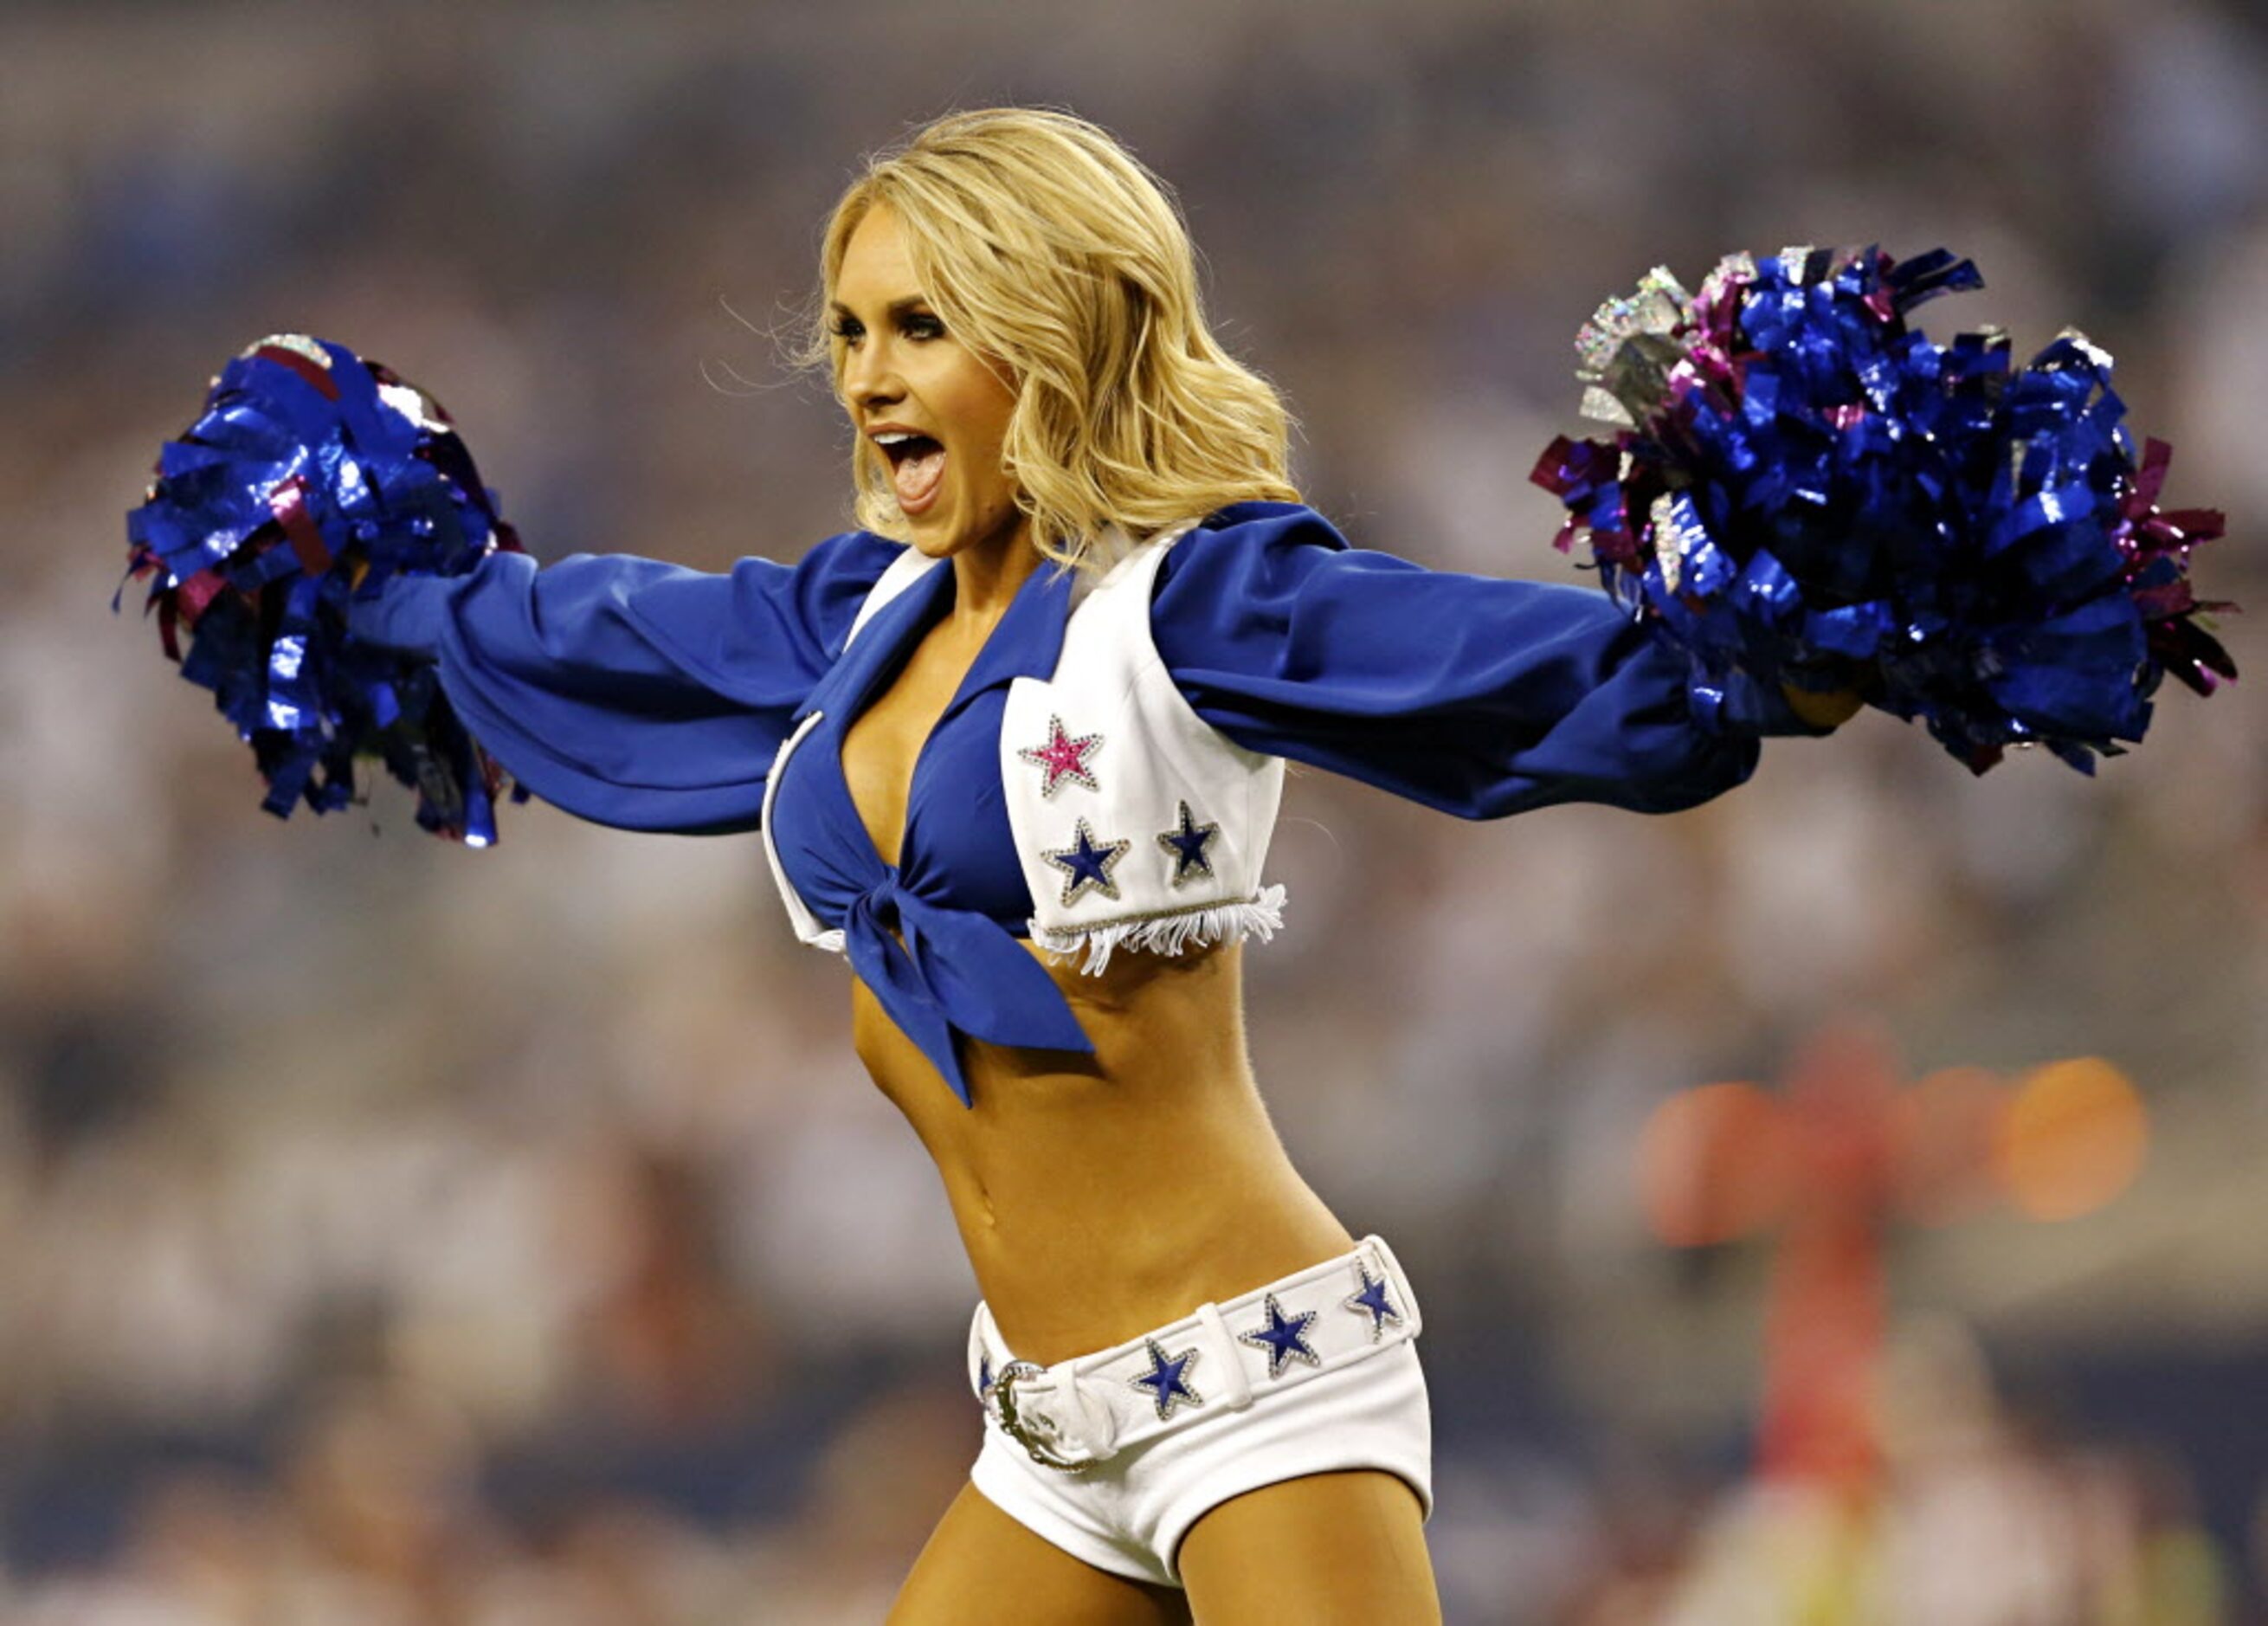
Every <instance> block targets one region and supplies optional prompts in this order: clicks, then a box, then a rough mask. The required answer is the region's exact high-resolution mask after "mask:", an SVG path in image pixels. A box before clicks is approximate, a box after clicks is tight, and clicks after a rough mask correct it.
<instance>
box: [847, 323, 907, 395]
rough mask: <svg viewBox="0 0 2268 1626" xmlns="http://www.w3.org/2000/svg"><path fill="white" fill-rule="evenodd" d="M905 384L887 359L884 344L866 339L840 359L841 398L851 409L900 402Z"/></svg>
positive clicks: (873, 338)
mask: <svg viewBox="0 0 2268 1626" xmlns="http://www.w3.org/2000/svg"><path fill="white" fill-rule="evenodd" d="M905 393H906V389H905V381H903V380H902V379H901V378H899V376H898V373H897V368H896V366H895V365H894V364H893V363H892V361H891V359H890V351H889V345H888V343H887V341H886V340H884V339H881V338H879V337H874V336H869V337H868V338H867V340H866V342H865V344H861V345H859V346H858V348H857V349H856V350H853V351H851V352H850V353H849V354H848V355H846V356H844V357H843V399H844V400H845V401H847V402H849V403H851V405H852V406H854V407H858V408H861V409H872V408H874V407H879V406H887V405H889V404H890V403H893V402H895V401H899V400H902V398H903V397H904V395H905Z"/></svg>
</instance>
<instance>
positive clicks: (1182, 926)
mask: <svg viewBox="0 0 2268 1626" xmlns="http://www.w3.org/2000/svg"><path fill="white" fill-rule="evenodd" d="M1283 927H1284V888H1283V886H1282V884H1281V883H1278V884H1277V885H1275V886H1267V887H1263V888H1261V890H1260V893H1259V896H1257V897H1256V898H1253V899H1252V900H1251V901H1250V902H1248V903H1241V904H1217V905H1214V906H1213V907H1211V908H1210V909H1190V910H1186V911H1184V912H1183V913H1179V914H1160V915H1145V916H1141V917H1138V918H1137V919H1134V920H1112V921H1108V922H1106V923H1105V924H1103V925H1101V926H1083V927H1076V928H1046V927H1042V925H1041V924H1040V923H1039V921H1038V920H1037V919H1035V920H1032V921H1031V923H1030V927H1029V929H1030V931H1031V934H1032V941H1033V942H1035V943H1037V944H1039V946H1040V947H1041V948H1042V950H1045V951H1046V953H1047V956H1048V957H1049V959H1051V960H1054V961H1055V962H1056V963H1057V965H1062V964H1064V962H1066V961H1068V960H1070V959H1071V958H1073V957H1076V956H1077V955H1079V953H1081V952H1082V951H1084V953H1085V954H1086V962H1085V964H1083V965H1080V966H1079V971H1080V972H1081V973H1082V974H1084V975H1086V976H1089V977H1100V976H1101V975H1102V972H1103V969H1104V968H1105V967H1106V966H1108V965H1109V964H1110V957H1111V955H1112V954H1114V953H1116V951H1117V950H1120V949H1125V950H1130V951H1138V952H1141V953H1145V954H1164V955H1177V954H1179V953H1181V952H1182V950H1184V949H1186V948H1188V947H1189V945H1190V944H1192V943H1197V944H1203V943H1209V942H1241V941H1242V940H1243V939H1245V938H1247V937H1252V936H1257V937H1258V938H1259V939H1260V941H1261V942H1268V941H1269V940H1270V939H1271V938H1272V937H1274V936H1275V935H1276V934H1277V933H1278V931H1280V930H1282V929H1283Z"/></svg>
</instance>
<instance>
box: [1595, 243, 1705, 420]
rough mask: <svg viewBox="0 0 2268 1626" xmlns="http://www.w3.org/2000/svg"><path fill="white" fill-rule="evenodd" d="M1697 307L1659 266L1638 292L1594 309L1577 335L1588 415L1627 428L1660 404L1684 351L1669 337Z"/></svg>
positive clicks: (1668, 273)
mask: <svg viewBox="0 0 2268 1626" xmlns="http://www.w3.org/2000/svg"><path fill="white" fill-rule="evenodd" d="M1692 308H1693V301H1692V299H1691V298H1690V296H1689V295H1688V294H1687V293H1686V292H1685V289H1684V286H1683V284H1681V283H1680V282H1679V281H1678V280H1677V278H1676V277H1673V276H1671V275H1670V272H1669V268H1668V266H1666V265H1657V266H1655V267H1654V268H1653V270H1650V271H1648V272H1647V273H1646V275H1645V276H1644V277H1641V278H1640V279H1639V280H1638V287H1637V290H1636V291H1635V292H1631V293H1627V294H1624V295H1623V296H1621V297H1620V298H1617V299H1609V300H1608V301H1607V302H1606V303H1605V304H1603V305H1602V306H1600V307H1599V308H1598V309H1597V310H1596V311H1594V312H1593V313H1592V315H1591V320H1590V321H1588V322H1585V323H1584V324H1583V327H1582V330H1581V331H1580V332H1579V333H1577V334H1576V336H1575V353H1576V355H1577V356H1578V357H1579V358H1580V359H1581V363H1582V365H1581V366H1578V367H1577V368H1576V369H1575V376H1576V377H1577V378H1579V379H1580V380H1581V381H1583V383H1584V384H1585V385H1586V386H1587V388H1585V389H1584V391H1583V416H1584V417H1586V418H1593V419H1595V420H1596V421H1598V422H1600V423H1605V424H1614V425H1619V426H1620V427H1622V428H1625V429H1628V428H1631V427H1634V426H1635V425H1637V423H1638V420H1639V419H1640V418H1643V417H1644V416H1645V415H1646V413H1648V412H1650V411H1651V410H1653V407H1654V406H1656V405H1658V404H1659V403H1660V402H1661V399H1662V398H1663V396H1665V395H1667V394H1668V370H1669V368H1670V367H1671V366H1673V365H1675V362H1676V361H1677V359H1678V358H1679V357H1680V355H1681V354H1682V352H1681V351H1680V350H1679V349H1678V347H1677V346H1676V345H1675V344H1672V343H1671V342H1670V337H1669V336H1670V335H1671V334H1673V333H1675V331H1676V330H1677V329H1679V328H1680V327H1682V326H1683V325H1684V324H1685V323H1686V322H1688V321H1690V319H1691V316H1692Z"/></svg>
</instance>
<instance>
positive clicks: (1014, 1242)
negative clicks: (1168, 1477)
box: [851, 944, 1352, 1364]
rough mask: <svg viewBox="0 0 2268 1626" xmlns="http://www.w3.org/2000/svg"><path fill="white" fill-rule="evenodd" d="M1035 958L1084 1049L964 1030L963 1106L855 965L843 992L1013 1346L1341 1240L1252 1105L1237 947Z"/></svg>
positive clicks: (1131, 1324) (1282, 1267)
mask: <svg viewBox="0 0 2268 1626" xmlns="http://www.w3.org/2000/svg"><path fill="white" fill-rule="evenodd" d="M1035 952H1036V950H1035ZM1041 963H1042V965H1046V966H1047V968H1048V970H1049V974H1050V975H1051V976H1052V977H1054V979H1055V980H1056V982H1057V986H1058V987H1061V988H1062V989H1063V990H1064V994H1065V995H1066V997H1068V999H1069V1000H1070V1001H1071V1010H1072V1012H1073V1013H1074V1014H1075V1015H1076V1016H1078V1018H1079V1026H1080V1027H1081V1028H1082V1029H1083V1030H1085V1031H1086V1035H1087V1037H1088V1038H1090V1039H1091V1040H1093V1041H1094V1055H1093V1056H1091V1057H1089V1056H1079V1055H1076V1054H1071V1053H1064V1052H1061V1051H1028V1050H1014V1049H1006V1048H1003V1047H1001V1046H994V1045H987V1044H983V1043H982V1042H979V1041H976V1040H970V1039H963V1040H962V1041H961V1043H962V1049H961V1062H962V1067H963V1069H964V1071H965V1073H966V1075H967V1077H968V1086H969V1092H970V1098H971V1100H972V1101H973V1103H974V1105H969V1106H963V1105H961V1102H960V1101H959V1099H957V1098H955V1097H954V1094H953V1092H952V1091H951V1090H948V1089H946V1085H945V1081H944V1080H943V1079H942V1078H940V1077H939V1075H938V1072H937V1069H936V1068H933V1067H932V1066H931V1065H930V1062H929V1061H928V1059H927V1058H926V1057H925V1056H924V1055H923V1054H922V1053H921V1051H920V1050H919V1048H917V1046H915V1045H914V1043H913V1042H912V1041H911V1040H910V1039H909V1038H906V1036H905V1035H904V1033H903V1032H902V1031H900V1030H899V1029H898V1027H897V1025H896V1024H895V1023H893V1022H892V1021H891V1020H890V1018H889V1016H888V1014H887V1012H885V1011H884V1010H883V1009H882V1008H881V1005H880V1002H879V1001H877V1000H876V999H875V998H874V996H873V994H872V993H871V992H869V991H868V990H867V988H866V987H865V986H864V985H863V984H859V983H858V982H856V981H854V982H853V983H852V990H853V992H852V997H851V1011H852V1032H853V1040H854V1043H855V1044H856V1046H857V1049H858V1058H859V1060H860V1061H863V1062H864V1063H865V1067H866V1070H867V1072H868V1073H869V1074H871V1075H873V1080H874V1082H875V1083H876V1084H877V1085H878V1086H879V1087H880V1089H881V1090H882V1092H883V1094H885V1095H887V1097H889V1098H890V1099H891V1100H892V1101H893V1102H895V1104H896V1105H897V1107H898V1109H899V1110H900V1111H901V1112H903V1113H904V1114H905V1115H906V1119H907V1120H908V1121H909V1123H911V1124H912V1125H913V1127H914V1132H915V1133H916V1134H917V1135H920V1136H921V1139H922V1142H923V1144H924V1145H925V1146H927V1147H928V1149H929V1152H930V1156H931V1157H933V1158H934V1159H935V1160H936V1162H937V1166H938V1171H939V1174H940V1175H941V1176H942V1177H943V1179H944V1181H945V1191H946V1198H947V1200H948V1201H950V1202H951V1204H952V1207H953V1215H954V1223H956V1224H957V1225H958V1226H959V1228H960V1231H961V1242H962V1244H963V1245H965V1246H966V1247H967V1248H968V1258H969V1262H970V1263H971V1265H973V1266H974V1267H975V1268H976V1280H977V1284H978V1286H979V1288H980V1289H981V1290H982V1291H983V1295H984V1298H985V1301H986V1303H988V1304H990V1306H991V1309H992V1315H993V1319H994V1320H995V1321H996V1322H997V1323H998V1326H999V1328H1000V1334H1001V1336H1002V1337H1003V1338H1004V1339H1005V1340H1006V1341H1007V1343H1008V1347H1009V1348H1010V1349H1012V1350H1013V1352H1014V1353H1015V1354H1016V1356H1018V1357H1019V1358H1020V1359H1024V1360H1029V1361H1038V1362H1041V1363H1042V1364H1047V1363H1052V1362H1055V1361H1059V1360H1063V1359H1065V1358H1066V1357H1068V1356H1074V1355H1084V1354H1086V1353H1088V1352H1090V1351H1093V1350H1095V1349H1108V1348H1109V1347H1111V1346H1112V1345H1114V1344H1118V1343H1123V1342H1124V1341H1126V1340H1128V1339H1130V1338H1133V1337H1137V1336H1138V1335H1139V1334H1143V1333H1145V1332H1147V1331H1149V1330H1150V1329H1152V1327H1160V1326H1162V1325H1164V1324H1165V1323H1167V1322H1168V1321H1173V1320H1178V1319H1180V1318H1182V1316H1185V1315H1187V1314H1189V1312H1190V1311H1192V1310H1194V1309H1195V1308H1197V1305H1199V1304H1204V1303H1205V1302H1206V1301H1208V1300H1216V1301H1217V1300H1222V1299H1227V1298H1231V1297H1235V1296H1236V1295H1237V1294H1240V1293H1244V1292H1248V1291H1249V1290H1252V1289H1254V1288H1256V1287H1259V1286H1262V1285H1263V1284H1265V1283H1267V1282H1272V1281H1274V1280H1275V1279H1276V1278H1278V1276H1282V1275H1288V1274H1290V1273H1291V1272H1292V1271H1294V1270H1297V1269H1300V1268H1302V1267H1304V1266H1307V1265H1311V1264H1314V1263H1315V1262H1316V1261H1318V1260H1324V1259H1329V1258H1330V1257H1331V1256H1332V1255H1333V1254H1336V1253H1344V1252H1345V1251H1346V1250H1347V1249H1348V1248H1349V1247H1351V1245H1352V1241H1351V1238H1350V1237H1349V1235H1348V1233H1347V1231H1346V1230H1345V1228H1344V1226H1342V1225H1341V1224H1340V1223H1338V1221H1337V1219H1335V1218H1333V1217H1332V1216H1331V1213H1330V1211H1329V1209H1328V1208H1325V1207H1324V1206H1323V1204H1322V1201H1321V1200H1320V1199H1319V1198H1317V1197H1316V1195H1315V1194H1314V1192H1312V1191H1310V1190H1309V1189H1308V1188H1307V1183H1306V1182H1305V1181H1304V1180H1302V1179H1300V1176H1299V1174H1298V1172H1297V1171H1295V1170H1294V1169H1293V1168H1292V1163H1291V1159H1290V1158H1289V1157H1286V1156H1285V1151H1284V1147H1283V1143H1282V1142H1281V1141H1280V1140H1279V1139H1278V1136H1277V1135H1276V1130H1275V1127H1274V1126H1273V1125H1272V1124H1271V1123H1270V1121H1269V1118H1268V1112H1267V1109H1266V1107H1265V1106H1264V1105H1263V1104H1262V1101H1261V1098H1260V1091H1259V1089H1258V1086H1257V1085H1256V1083H1255V1082H1254V1079H1253V1075H1252V1067H1251V1063H1250V1061H1249V1060H1248V1057H1247V1053H1246V1048H1245V1038H1244V1015H1243V992H1242V967H1243V954H1242V950H1241V948H1240V947H1238V946H1237V945H1234V944H1223V945H1215V946H1213V947H1211V948H1207V949H1203V950H1196V951H1193V952H1189V953H1184V954H1182V955H1179V956H1174V957H1166V956H1160V955H1153V954H1129V953H1125V952H1123V951H1122V952H1121V953H1119V954H1117V955H1116V956H1114V957H1113V958H1112V960H1111V962H1110V965H1109V966H1108V970H1107V971H1106V972H1104V973H1103V974H1102V975H1101V976H1099V977H1093V976H1086V975H1084V974H1082V973H1080V972H1078V971H1077V970H1075V969H1074V968H1072V967H1071V966H1068V965H1057V964H1052V963H1050V962H1049V960H1048V958H1047V957H1045V956H1042V957H1041Z"/></svg>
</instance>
